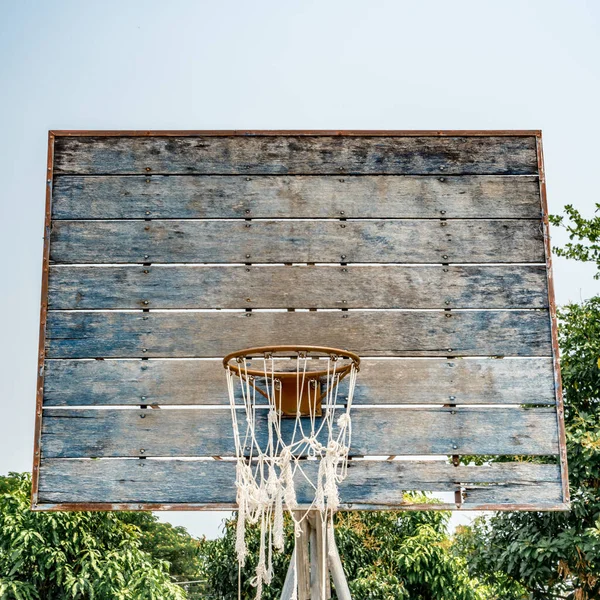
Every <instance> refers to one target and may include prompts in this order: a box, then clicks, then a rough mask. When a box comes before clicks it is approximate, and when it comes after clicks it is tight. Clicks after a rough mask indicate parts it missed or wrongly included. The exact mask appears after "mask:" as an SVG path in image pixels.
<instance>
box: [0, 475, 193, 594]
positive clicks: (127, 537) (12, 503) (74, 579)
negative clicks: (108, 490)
mask: <svg viewBox="0 0 600 600" xmlns="http://www.w3.org/2000/svg"><path fill="white" fill-rule="evenodd" d="M30 490H31V481H30V476H29V474H17V473H11V474H9V475H8V476H6V477H0V498H1V509H0V598H1V599H2V600H68V599H73V600H183V599H184V598H185V597H186V596H185V592H184V591H183V590H182V588H181V587H179V586H178V585H176V584H174V583H173V582H172V581H171V579H170V577H169V572H168V564H167V563H166V562H165V561H162V560H159V559H156V558H154V557H153V556H152V555H151V554H150V553H148V552H146V551H144V550H143V549H142V545H143V542H142V538H143V534H142V532H141V530H140V528H139V527H137V526H135V525H133V524H129V523H126V522H124V521H123V520H122V519H121V518H119V516H118V513H109V512H34V511H32V510H30V508H29V497H30Z"/></svg>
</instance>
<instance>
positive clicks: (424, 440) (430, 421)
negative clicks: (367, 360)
mask: <svg viewBox="0 0 600 600" xmlns="http://www.w3.org/2000/svg"><path fill="white" fill-rule="evenodd" d="M266 416H267V410H262V411H260V415H258V414H257V417H256V419H257V425H256V428H255V429H256V439H257V442H258V443H259V444H261V446H263V445H264V444H266V440H267V436H266V433H267V427H266ZM294 423H295V421H294V420H293V419H287V420H285V419H284V420H283V421H282V436H283V437H284V439H287V438H288V437H289V436H290V434H291V431H292V429H293V427H294ZM42 425H43V428H42V453H43V458H90V457H100V458H102V457H134V456H146V457H153V456H154V457H173V458H180V457H184V456H190V457H198V456H235V444H234V441H233V428H232V425H231V413H230V410H229V408H222V409H220V408H219V409H204V410H203V409H170V410H160V409H139V410H134V409H121V410H115V409H105V410H96V409H62V408H47V409H45V410H44V419H43V423H42ZM325 443H326V439H325ZM142 450H143V451H142ZM555 453H558V431H557V422H556V413H555V411H554V409H552V408H534V409H522V408H518V407H511V408H479V407H471V406H469V407H460V408H452V409H450V408H441V407H440V408H437V407H436V408H433V407H431V408H391V407H384V408H378V407H362V408H361V407H357V408H355V409H354V411H353V413H352V443H351V449H350V454H351V455H353V456H356V455H358V456H380V455H418V454H483V455H485V454H506V455H509V454H512V455H547V454H555Z"/></svg>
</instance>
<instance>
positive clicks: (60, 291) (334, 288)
mask: <svg viewBox="0 0 600 600" xmlns="http://www.w3.org/2000/svg"><path fill="white" fill-rule="evenodd" d="M48 304H49V307H50V309H59V310H60V309H69V310H72V309H115V308H117V309H118V308H121V309H128V308H238V309H239V308H547V306H548V290H547V284H546V269H545V267H544V266H542V265H510V266H506V267H504V266H452V267H450V266H448V267H445V268H443V267H442V266H438V265H435V266H433V265H432V266H414V267H410V266H398V265H385V266H366V265H364V266H335V267H334V266H309V267H306V266H289V267H286V266H271V267H268V266H255V267H252V268H249V267H244V266H228V267H224V266H166V265H161V266H153V267H150V266H142V265H140V266H129V265H128V266H119V267H108V266H106V267H88V266H81V267H70V266H54V267H52V268H51V269H50V277H49V284H48Z"/></svg>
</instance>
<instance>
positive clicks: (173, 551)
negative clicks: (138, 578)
mask: <svg viewBox="0 0 600 600" xmlns="http://www.w3.org/2000/svg"><path fill="white" fill-rule="evenodd" d="M118 517H119V519H120V520H121V521H124V522H125V523H130V524H132V525H136V526H137V527H138V528H139V529H140V530H141V532H142V536H141V539H140V541H141V546H140V547H141V549H142V550H143V551H144V552H147V553H148V554H150V555H152V556H153V557H154V558H156V559H159V560H162V561H166V562H167V563H168V565H169V573H170V575H171V577H172V578H173V579H174V580H175V581H177V582H183V581H197V580H199V579H201V577H202V574H201V565H200V546H201V544H202V541H201V540H198V539H196V538H194V537H192V536H191V535H190V534H189V533H188V532H187V529H186V528H185V527H174V526H173V525H171V524H170V523H163V522H162V521H159V520H158V518H157V517H156V516H155V515H154V514H152V513H151V512H121V513H118ZM189 596H190V598H194V595H193V594H190V595H189Z"/></svg>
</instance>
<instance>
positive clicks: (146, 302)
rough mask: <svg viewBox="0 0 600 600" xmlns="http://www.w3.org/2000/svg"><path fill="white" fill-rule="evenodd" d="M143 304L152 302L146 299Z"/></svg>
mask: <svg viewBox="0 0 600 600" xmlns="http://www.w3.org/2000/svg"><path fill="white" fill-rule="evenodd" d="M142 304H150V302H148V300H144V302H143V303H142Z"/></svg>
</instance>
